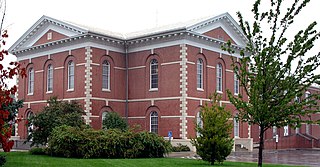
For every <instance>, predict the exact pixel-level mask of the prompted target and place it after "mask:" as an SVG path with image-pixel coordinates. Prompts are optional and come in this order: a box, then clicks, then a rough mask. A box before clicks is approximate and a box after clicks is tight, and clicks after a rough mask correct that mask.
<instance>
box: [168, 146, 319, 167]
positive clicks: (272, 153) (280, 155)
mask: <svg viewBox="0 0 320 167" xmlns="http://www.w3.org/2000/svg"><path fill="white" fill-rule="evenodd" d="M169 157H180V158H190V159H199V157H198V156H197V155H196V154H195V153H194V152H184V153H182V152H181V153H170V154H169ZM227 160H228V161H241V162H257V161H258V150H254V151H253V152H252V153H250V152H233V153H231V155H229V156H228V157H227ZM263 162H264V163H273V164H288V165H300V166H311V167H320V150H265V151H264V154H263Z"/></svg>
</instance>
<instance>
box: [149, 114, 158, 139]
mask: <svg viewBox="0 0 320 167" xmlns="http://www.w3.org/2000/svg"><path fill="white" fill-rule="evenodd" d="M150 132H153V133H156V134H158V113H157V112H156V111H152V112H151V113H150Z"/></svg>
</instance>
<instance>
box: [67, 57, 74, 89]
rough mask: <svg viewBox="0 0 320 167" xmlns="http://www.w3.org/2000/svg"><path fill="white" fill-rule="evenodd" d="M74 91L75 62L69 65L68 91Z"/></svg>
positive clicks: (70, 62)
mask: <svg viewBox="0 0 320 167" xmlns="http://www.w3.org/2000/svg"><path fill="white" fill-rule="evenodd" d="M73 89H74V62H73V61H69V63H68V90H73Z"/></svg>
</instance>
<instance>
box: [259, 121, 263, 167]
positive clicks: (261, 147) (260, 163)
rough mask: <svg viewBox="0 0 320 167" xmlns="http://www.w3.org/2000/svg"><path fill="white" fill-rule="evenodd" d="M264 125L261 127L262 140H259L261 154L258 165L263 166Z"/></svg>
mask: <svg viewBox="0 0 320 167" xmlns="http://www.w3.org/2000/svg"><path fill="white" fill-rule="evenodd" d="M263 129H264V127H260V135H259V136H260V142H259V155H258V167H262V152H263V149H264V130H263Z"/></svg>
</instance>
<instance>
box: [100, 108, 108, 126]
mask: <svg viewBox="0 0 320 167" xmlns="http://www.w3.org/2000/svg"><path fill="white" fill-rule="evenodd" d="M107 114H108V112H103V113H102V115H101V126H102V128H104V127H103V121H104V119H105V118H106V115H107Z"/></svg>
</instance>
